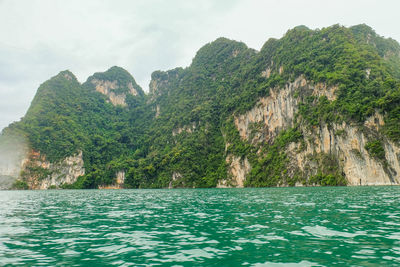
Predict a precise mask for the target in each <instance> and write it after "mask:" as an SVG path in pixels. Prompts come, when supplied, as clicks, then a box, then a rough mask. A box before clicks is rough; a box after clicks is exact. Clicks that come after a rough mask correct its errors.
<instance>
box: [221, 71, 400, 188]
mask: <svg viewBox="0 0 400 267" xmlns="http://www.w3.org/2000/svg"><path fill="white" fill-rule="evenodd" d="M336 90H337V87H335V86H331V87H329V86H326V85H325V84H322V83H317V84H312V83H310V82H308V81H306V80H305V79H304V78H303V77H299V78H297V79H296V80H295V81H294V82H292V83H289V84H288V85H287V86H285V87H284V88H274V89H271V90H270V94H269V96H268V97H264V98H261V99H260V100H259V101H258V103H257V104H256V105H255V106H254V108H253V109H251V110H249V111H248V112H246V113H245V114H242V115H240V116H237V117H235V118H234V122H235V125H236V127H237V129H238V131H239V134H240V137H241V139H242V140H244V141H245V142H249V143H251V144H253V145H261V144H265V143H273V141H274V139H275V137H276V136H277V135H278V134H279V132H280V131H282V130H284V129H287V128H290V127H293V126H294V124H295V122H296V120H298V121H299V120H301V118H297V117H296V113H297V111H298V103H299V102H300V101H301V100H302V97H304V96H307V95H308V96H310V95H312V96H317V97H321V96H325V97H327V99H328V100H331V101H332V100H335V99H336V95H335V92H336ZM299 92H301V93H300V94H299ZM300 125H301V126H300V130H301V132H302V135H303V140H302V141H301V142H298V143H291V144H290V145H289V146H288V147H287V149H286V151H285V152H286V154H287V155H288V157H289V159H290V163H289V164H288V168H289V169H288V170H287V171H288V172H287V173H288V175H292V174H294V173H299V172H300V173H302V175H303V177H305V179H307V178H306V177H310V176H311V175H315V174H316V173H317V171H318V170H319V166H318V164H316V163H315V162H313V161H314V160H315V158H316V157H318V155H322V154H324V155H328V156H329V157H332V158H333V159H335V160H336V161H337V163H335V164H337V165H338V166H337V167H338V169H339V170H340V171H341V173H342V175H343V176H344V177H345V178H346V180H347V184H348V185H394V184H400V163H399V159H400V146H399V145H397V144H395V143H393V142H392V141H390V140H388V139H387V138H384V137H383V135H382V134H380V133H379V130H380V129H381V128H382V127H383V126H384V120H383V116H382V115H380V114H378V113H376V114H375V115H374V116H372V117H370V118H368V119H367V120H366V121H365V124H364V125H355V124H354V125H353V124H349V123H346V122H343V123H341V124H331V125H321V126H320V127H317V128H315V127H314V128H311V129H310V128H309V127H306V126H304V125H302V124H300ZM376 138H380V139H382V140H383V141H382V143H383V148H384V151H385V158H384V159H378V158H376V157H373V156H371V155H370V154H369V152H368V151H367V149H366V145H367V143H368V142H369V141H371V140H375V139H376ZM226 160H227V162H228V166H229V167H228V169H229V170H228V173H229V174H230V176H231V181H220V183H219V184H218V186H219V187H223V186H228V185H229V186H237V187H241V186H243V182H244V181H245V179H246V176H247V174H248V173H249V170H250V169H251V166H250V163H249V162H248V161H247V159H244V160H242V159H240V158H237V157H235V156H233V155H227V158H226ZM284 185H285V184H282V186H284Z"/></svg>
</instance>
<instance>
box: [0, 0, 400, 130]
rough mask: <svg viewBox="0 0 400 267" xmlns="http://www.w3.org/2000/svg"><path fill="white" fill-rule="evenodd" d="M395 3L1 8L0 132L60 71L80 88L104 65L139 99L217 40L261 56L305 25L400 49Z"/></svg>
mask: <svg viewBox="0 0 400 267" xmlns="http://www.w3.org/2000/svg"><path fill="white" fill-rule="evenodd" d="M399 10H400V1H398V0H335V1H333V0H330V1H325V0H168V1H161V0H85V1H80V0H68V1H65V0H19V1H15V0H0V130H1V129H3V128H4V127H6V126H7V125H8V124H10V123H11V122H13V121H17V120H19V119H20V118H21V117H23V116H24V114H25V113H26V111H27V109H28V107H29V105H30V102H31V101H32V99H33V97H34V95H35V93H36V90H37V88H38V87H39V86H40V84H41V83H43V82H44V81H46V80H48V79H49V78H51V77H52V76H55V75H57V74H58V73H59V72H60V71H62V70H66V69H68V70H70V71H72V72H73V73H74V74H75V75H76V76H77V78H78V80H79V81H80V82H84V81H86V79H87V77H88V76H90V75H92V74H93V73H95V72H102V71H105V70H107V69H108V68H110V67H112V66H115V65H117V66H121V67H123V68H125V69H126V70H128V71H129V72H130V73H131V74H132V75H133V77H134V78H135V80H136V81H137V83H138V84H139V85H140V86H142V88H143V89H144V90H145V91H146V92H147V91H148V84H149V81H150V76H151V73H152V72H153V71H156V70H168V69H173V68H176V67H186V66H188V65H190V63H191V60H192V59H193V57H194V56H195V54H196V51H197V50H198V49H199V48H201V47H202V46H203V45H205V44H206V43H209V42H211V41H213V40H215V39H216V38H218V37H221V36H223V37H227V38H230V39H234V40H237V41H242V42H244V43H246V44H247V45H248V46H249V47H251V48H254V49H257V50H259V49H260V48H261V47H262V45H263V44H264V43H265V42H266V41H267V40H268V39H269V38H271V37H273V38H280V37H282V36H283V35H284V34H285V32H286V31H287V30H288V29H291V28H293V27H295V26H298V25H306V26H307V27H309V28H311V29H316V28H323V27H327V26H330V25H333V24H337V23H339V24H341V25H344V26H352V25H356V24H361V23H366V24H368V25H369V26H371V27H372V28H374V29H375V31H376V32H377V33H378V34H379V35H382V36H385V37H392V38H393V39H395V40H397V41H400V27H399V22H400V21H399V17H398V11H399Z"/></svg>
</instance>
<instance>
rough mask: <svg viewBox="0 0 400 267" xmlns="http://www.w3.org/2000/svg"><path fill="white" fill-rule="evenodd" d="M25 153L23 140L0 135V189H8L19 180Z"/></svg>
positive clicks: (25, 146) (18, 137) (26, 147)
mask: <svg viewBox="0 0 400 267" xmlns="http://www.w3.org/2000/svg"><path fill="white" fill-rule="evenodd" d="M27 153H28V145H27V142H26V140H25V138H23V137H21V136H6V135H4V134H3V135H0V189H10V188H11V187H12V185H13V184H14V182H15V181H16V180H17V179H18V178H19V176H20V173H21V167H22V165H23V162H24V160H25V158H26V156H27Z"/></svg>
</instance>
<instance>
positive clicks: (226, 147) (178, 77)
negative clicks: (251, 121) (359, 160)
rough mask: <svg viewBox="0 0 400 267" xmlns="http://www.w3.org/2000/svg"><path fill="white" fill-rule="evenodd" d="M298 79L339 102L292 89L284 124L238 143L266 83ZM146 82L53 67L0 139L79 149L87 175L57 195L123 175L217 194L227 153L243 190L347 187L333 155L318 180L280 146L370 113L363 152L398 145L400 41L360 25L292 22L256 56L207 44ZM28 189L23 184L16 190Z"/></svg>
mask: <svg viewBox="0 0 400 267" xmlns="http://www.w3.org/2000/svg"><path fill="white" fill-rule="evenodd" d="M298 77H304V78H305V79H306V80H307V81H311V82H312V83H315V84H317V83H322V84H325V85H326V86H335V87H337V88H338V89H337V91H335V94H336V98H335V99H334V100H332V99H328V98H327V97H326V96H316V95H303V94H302V92H301V91H300V92H296V95H295V97H296V99H297V100H296V101H298V102H299V103H298V111H297V113H296V119H295V121H294V123H293V124H292V125H291V127H288V128H287V129H285V130H282V131H280V132H279V133H277V135H276V136H275V137H274V138H273V139H270V140H265V141H264V142H259V143H256V144H255V143H254V142H251V141H248V140H245V139H243V138H241V136H240V134H239V131H238V129H237V127H236V126H235V121H234V120H235V118H236V117H237V116H240V115H242V114H245V113H246V112H248V111H249V110H251V109H252V108H253V107H254V106H255V105H256V104H257V103H258V100H259V99H260V98H262V97H268V96H269V95H270V92H271V91H270V90H271V88H274V89H276V90H279V88H285V86H286V85H288V84H289V83H291V82H293V81H294V80H295V79H296V78H298ZM151 78H152V79H151V82H150V91H149V93H148V94H145V93H144V92H143V90H142V88H140V86H139V85H137V84H136V82H135V80H134V78H133V77H132V76H131V75H130V74H129V73H128V72H127V71H126V70H124V69H122V68H120V67H112V68H110V69H109V70H107V71H106V72H104V73H96V74H94V75H93V76H91V77H89V78H88V80H87V81H86V82H85V83H83V84H81V83H79V82H78V81H77V79H76V78H75V76H74V75H73V74H72V73H71V72H69V71H63V72H60V73H59V74H58V75H57V76H55V77H53V78H51V79H50V80H48V81H46V82H44V83H43V84H42V85H41V86H40V87H39V89H38V91H37V94H36V96H35V98H34V99H33V101H32V103H31V106H30V108H29V109H28V111H27V113H26V115H25V117H24V118H22V119H21V121H18V122H15V123H12V124H11V125H10V126H9V127H7V128H5V129H4V130H3V132H2V135H3V136H7V135H9V136H11V135H19V136H23V137H24V138H26V139H27V140H28V142H29V145H30V147H31V148H33V149H34V150H35V151H40V153H41V154H43V155H45V156H46V159H47V160H48V161H50V162H59V161H61V160H62V159H64V158H65V157H68V156H71V155H74V154H76V153H77V152H78V151H83V160H84V164H85V171H86V172H85V175H83V176H81V177H79V178H78V180H77V181H76V182H75V183H74V184H65V185H63V186H62V187H64V188H97V187H98V186H99V185H105V184H112V183H115V179H116V172H118V171H121V170H123V171H124V172H125V175H126V179H125V183H124V187H126V188H165V187H168V186H171V183H172V186H173V187H215V186H217V184H218V182H219V181H221V180H226V179H229V170H228V168H229V166H228V165H229V164H228V163H227V160H226V158H227V156H228V155H236V156H238V157H240V158H245V157H246V159H248V161H249V164H250V165H251V171H250V172H249V173H248V175H247V177H246V180H245V183H244V186H255V187H258V186H276V185H278V184H279V183H280V182H281V181H285V183H286V184H288V185H294V184H295V183H296V182H302V183H303V184H321V185H345V184H346V179H345V177H344V175H343V172H342V171H341V166H340V163H339V162H338V160H337V159H335V158H334V157H333V156H332V155H319V156H318V158H317V159H315V160H316V162H319V164H320V165H319V166H317V167H316V171H315V172H314V173H313V175H308V176H307V177H305V175H306V174H302V173H301V172H294V173H291V174H289V173H288V172H287V169H288V165H287V164H288V162H289V160H288V155H287V153H286V152H285V149H286V148H287V147H288V145H289V144H290V143H293V142H298V143H301V142H303V141H302V140H304V139H305V133H304V129H306V128H307V129H313V127H314V128H315V127H319V126H320V125H332V124H335V123H336V124H340V123H342V122H347V123H349V122H351V123H353V124H354V125H363V123H364V122H365V121H366V120H367V119H368V118H369V117H371V116H373V115H374V114H376V113H379V114H382V116H383V118H384V126H383V127H382V128H380V129H379V135H371V136H372V137H371V139H370V140H369V141H368V143H367V145H366V146H365V149H366V150H367V151H368V153H370V155H371V156H372V157H374V158H377V159H380V160H381V161H382V164H385V163H384V161H385V151H384V149H383V143H382V142H383V140H386V139H387V140H390V142H394V143H399V141H400V127H399V126H400V45H399V44H398V43H397V42H396V41H395V40H393V39H390V38H389V39H386V38H383V37H381V36H379V35H377V34H376V33H375V32H374V31H373V30H372V29H371V28H370V27H368V26H367V25H357V26H353V27H350V28H346V27H343V26H340V25H333V26H331V27H328V28H323V29H317V30H311V29H308V28H307V27H305V26H298V27H296V28H294V29H291V30H289V31H288V32H287V33H286V34H285V35H284V36H283V37H282V38H281V39H270V40H268V41H267V42H266V43H265V44H264V46H263V47H262V48H261V50H260V51H256V50H254V49H250V48H248V47H247V46H246V45H245V44H244V43H241V42H236V41H232V40H229V39H226V38H219V39H217V40H215V41H213V42H211V43H209V44H206V45H205V46H203V47H202V48H201V49H200V50H199V51H198V52H197V54H196V56H195V57H194V59H193V61H192V63H191V65H190V66H188V67H186V68H176V69H173V70H169V71H156V72H154V73H153V74H152V77H151ZM96 81H102V84H108V85H110V84H111V85H110V86H114V87H115V88H116V89H113V90H112V93H113V94H114V95H113V96H121V95H123V97H124V98H123V99H124V104H123V105H120V104H116V105H115V104H114V103H113V102H112V101H110V99H109V98H110V95H109V94H108V95H107V94H104V92H103V93H101V92H99V90H96ZM107 82H108V83H107ZM127 85H129V86H127ZM132 92H134V93H132ZM254 127H257V125H254ZM177 174H179V175H177ZM43 175H44V176H46V175H47V174H46V173H45V172H44V174H43ZM174 175H175V176H176V177H177V179H175V178H176V177H175V178H174V179H171V177H172V176H174ZM24 186H25V185H24V181H23V178H22V181H19V187H24Z"/></svg>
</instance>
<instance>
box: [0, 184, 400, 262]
mask: <svg viewBox="0 0 400 267" xmlns="http://www.w3.org/2000/svg"><path fill="white" fill-rule="evenodd" d="M399 204H400V187H348V188H347V187H337V188H265V189H176V190H92V191H90V190H82V191H74V190H72V191H69V190H64V191H52V190H50V191H0V265H7V264H10V265H17V264H21V265H46V266H49V265H50V266H54V265H60V266H74V265H76V266H78V265H80V266H81V265H85V266H108V265H117V266H121V265H122V266H130V265H132V266H150V265H155V266H160V265H163V266H287V265H289V264H291V265H289V266H333V265H336V266H395V265H400V205H399Z"/></svg>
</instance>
